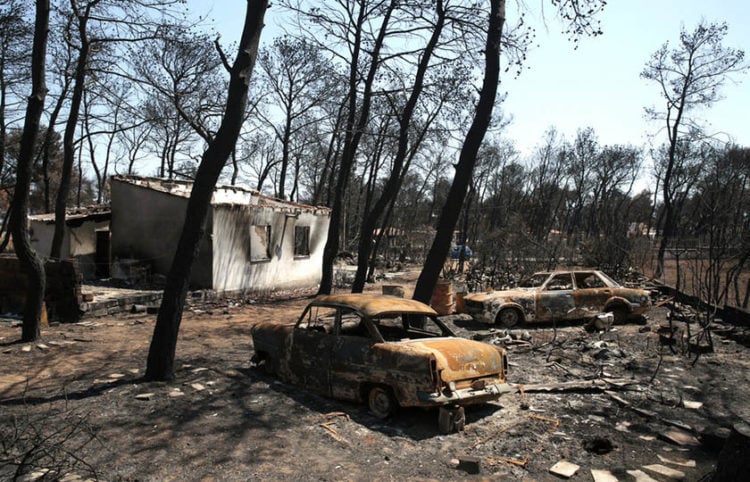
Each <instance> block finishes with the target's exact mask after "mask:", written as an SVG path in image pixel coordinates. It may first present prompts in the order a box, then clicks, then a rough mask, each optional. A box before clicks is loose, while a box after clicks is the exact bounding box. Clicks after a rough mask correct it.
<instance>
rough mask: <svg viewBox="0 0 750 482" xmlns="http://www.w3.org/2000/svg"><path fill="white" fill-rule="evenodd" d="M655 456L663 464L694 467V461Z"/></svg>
mask: <svg viewBox="0 0 750 482" xmlns="http://www.w3.org/2000/svg"><path fill="white" fill-rule="evenodd" d="M656 456H657V457H659V460H661V461H662V462H664V463H665V464H672V465H679V466H680V467H695V460H679V459H668V458H666V457H664V456H662V455H661V454H656Z"/></svg>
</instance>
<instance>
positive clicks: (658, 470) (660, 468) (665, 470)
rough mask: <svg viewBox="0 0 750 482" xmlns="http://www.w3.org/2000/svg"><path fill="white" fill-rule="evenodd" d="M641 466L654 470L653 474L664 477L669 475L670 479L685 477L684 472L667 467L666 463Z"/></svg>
mask: <svg viewBox="0 0 750 482" xmlns="http://www.w3.org/2000/svg"><path fill="white" fill-rule="evenodd" d="M643 468H644V469H646V470H650V471H651V472H654V473H655V474H659V475H663V476H664V477H669V478H670V479H674V480H682V479H684V478H685V472H682V471H680V470H677V469H672V468H670V467H667V466H666V465H661V464H652V465H644V466H643Z"/></svg>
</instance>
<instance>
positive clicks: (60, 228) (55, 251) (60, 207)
mask: <svg viewBox="0 0 750 482" xmlns="http://www.w3.org/2000/svg"><path fill="white" fill-rule="evenodd" d="M71 6H72V7H73V10H74V11H75V14H76V17H77V18H78V35H79V36H80V40H81V46H80V48H79V50H78V60H77V61H76V70H75V75H74V78H73V94H72V96H71V99H70V108H69V113H68V120H67V122H66V123H65V133H64V134H63V165H62V172H61V173H60V185H59V187H58V188H57V198H56V200H55V234H54V236H53V237H52V249H51V250H50V257H51V258H55V259H60V257H61V255H62V252H61V251H62V243H63V236H64V235H65V208H66V207H67V201H68V193H69V192H70V182H71V178H72V174H73V163H74V161H75V144H74V139H73V137H74V136H75V131H76V127H77V126H78V115H79V113H80V110H81V102H82V100H83V91H84V89H85V82H86V70H87V64H88V61H89V52H90V51H91V42H90V41H89V38H88V32H87V31H86V29H87V28H88V27H87V24H88V19H89V14H90V12H91V4H88V5H87V6H86V8H85V9H84V11H83V12H81V11H80V10H79V9H78V8H77V7H76V5H75V2H71Z"/></svg>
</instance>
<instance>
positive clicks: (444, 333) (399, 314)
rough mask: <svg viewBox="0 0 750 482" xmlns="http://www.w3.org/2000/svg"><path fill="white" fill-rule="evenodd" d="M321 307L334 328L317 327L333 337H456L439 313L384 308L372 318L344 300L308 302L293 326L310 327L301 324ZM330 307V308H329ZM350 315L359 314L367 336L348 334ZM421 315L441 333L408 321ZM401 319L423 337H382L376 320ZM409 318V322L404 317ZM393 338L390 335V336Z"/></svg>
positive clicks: (406, 327)
mask: <svg viewBox="0 0 750 482" xmlns="http://www.w3.org/2000/svg"><path fill="white" fill-rule="evenodd" d="M316 309H317V310H318V313H317V316H316V318H320V317H321V316H320V314H323V315H325V317H326V318H328V317H333V327H332V329H331V330H330V331H329V330H317V331H321V332H324V333H326V334H328V335H334V336H357V337H361V338H363V339H368V340H371V341H373V342H375V343H394V342H399V341H403V340H413V339H424V338H441V337H456V336H457V335H456V334H455V333H454V332H453V330H451V329H450V327H448V326H447V325H446V324H445V323H443V322H442V321H440V320H439V319H438V317H437V316H435V315H433V314H432V313H429V312H409V311H382V312H379V313H378V314H377V315H376V316H373V317H369V316H366V315H365V314H364V313H362V312H361V311H359V310H357V309H356V308H354V307H353V306H350V305H347V304H343V303H331V302H311V303H309V304H308V305H307V306H306V307H305V309H304V310H303V311H302V314H301V315H300V317H299V319H298V320H297V323H295V325H294V328H295V329H300V330H308V329H310V328H307V326H305V327H303V326H302V325H303V324H304V323H309V321H307V320H309V319H310V317H311V316H312V314H311V313H312V312H313V310H316ZM329 310H330V311H329ZM350 315H356V316H357V317H359V319H360V323H361V324H362V325H364V327H365V328H366V330H367V336H365V335H363V334H357V335H352V334H351V333H345V332H344V330H343V328H342V322H343V319H344V318H345V317H346V316H350ZM418 316H422V317H424V318H426V319H428V320H430V321H431V322H432V323H434V324H435V325H436V326H437V328H439V329H440V332H441V333H440V334H439V335H437V334H436V333H434V332H430V331H427V330H421V329H420V328H419V327H417V326H413V325H411V324H410V323H409V321H408V320H409V318H415V317H418ZM386 318H388V319H396V318H398V319H400V323H401V330H402V331H403V333H404V334H408V333H410V332H411V333H417V334H420V335H424V336H419V337H416V338H409V337H401V338H399V339H398V340H390V339H386V337H384V336H383V334H382V333H381V332H380V330H379V328H378V326H379V325H380V323H377V322H375V319H386ZM405 319H406V320H407V321H406V323H405V322H404V320H405ZM310 330H311V331H315V328H312V329H310ZM388 338H391V337H388Z"/></svg>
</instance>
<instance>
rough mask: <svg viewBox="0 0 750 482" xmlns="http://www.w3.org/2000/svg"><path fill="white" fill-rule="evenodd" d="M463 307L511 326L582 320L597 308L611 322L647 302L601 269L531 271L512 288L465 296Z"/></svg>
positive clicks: (641, 292)
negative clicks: (612, 319)
mask: <svg viewBox="0 0 750 482" xmlns="http://www.w3.org/2000/svg"><path fill="white" fill-rule="evenodd" d="M463 306H464V310H463V311H464V312H465V313H468V314H470V315H472V317H473V318H474V319H476V320H478V321H483V322H485V323H494V324H499V325H502V326H505V327H508V328H510V327H513V326H515V325H517V324H518V323H522V322H532V321H561V320H577V319H587V318H591V317H594V316H596V315H597V314H600V313H602V312H610V313H612V314H613V315H614V322H615V323H622V322H624V321H626V320H628V319H631V318H634V317H639V316H641V315H643V313H645V312H646V311H647V310H648V309H649V308H650V307H651V297H650V293H649V292H648V291H646V290H641V289H633V288H625V287H623V286H620V285H619V284H618V283H617V282H616V281H614V280H613V279H612V278H610V277H609V276H607V275H606V274H604V273H603V272H601V271H596V270H580V271H553V272H541V273H535V274H533V275H532V276H530V277H529V278H527V279H525V280H524V281H522V282H521V283H519V285H518V287H516V288H514V289H511V290H504V291H492V292H488V293H472V294H468V295H465V296H464V300H463Z"/></svg>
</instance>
